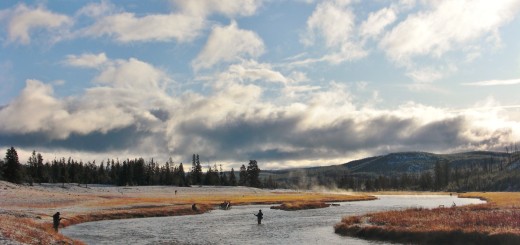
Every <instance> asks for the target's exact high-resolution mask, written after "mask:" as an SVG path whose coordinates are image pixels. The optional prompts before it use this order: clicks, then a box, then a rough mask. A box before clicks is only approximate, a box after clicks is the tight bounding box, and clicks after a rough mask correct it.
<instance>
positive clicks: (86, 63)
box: [64, 53, 108, 68]
mask: <svg viewBox="0 0 520 245" xmlns="http://www.w3.org/2000/svg"><path fill="white" fill-rule="evenodd" d="M107 60H108V59H107V56H106V55H105V53H99V54H91V53H87V54H82V55H80V56H77V55H67V59H66V60H65V62H64V63H65V64H67V65H70V66H77V67H89V68H94V67H99V66H100V65H102V64H104V63H106V62H107Z"/></svg>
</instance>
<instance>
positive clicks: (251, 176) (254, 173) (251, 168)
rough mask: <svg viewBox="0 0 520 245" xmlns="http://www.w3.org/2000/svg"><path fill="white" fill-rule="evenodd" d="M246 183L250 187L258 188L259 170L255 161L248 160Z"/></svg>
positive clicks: (259, 184)
mask: <svg viewBox="0 0 520 245" xmlns="http://www.w3.org/2000/svg"><path fill="white" fill-rule="evenodd" d="M247 183H248V185H249V186H251V187H260V186H261V183H260V168H258V163H257V162H256V160H249V165H248V166H247Z"/></svg>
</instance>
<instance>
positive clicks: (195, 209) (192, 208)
mask: <svg viewBox="0 0 520 245" xmlns="http://www.w3.org/2000/svg"><path fill="white" fill-rule="evenodd" d="M191 210H193V211H197V210H198V209H197V204H195V203H194V204H193V205H191Z"/></svg>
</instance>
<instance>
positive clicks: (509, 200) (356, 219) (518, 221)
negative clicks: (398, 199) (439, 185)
mask: <svg viewBox="0 0 520 245" xmlns="http://www.w3.org/2000/svg"><path fill="white" fill-rule="evenodd" d="M460 196H461V197H467V198H481V199H484V200H486V201H487V202H488V203H487V204H480V205H470V206H466V207H457V206H455V207H444V206H443V207H437V208H433V209H423V208H413V209H407V210H398V211H387V212H377V213H371V214H366V215H359V216H349V217H345V218H343V219H342V221H341V223H339V224H337V225H336V226H335V232H336V233H337V234H341V235H349V236H355V237H360V238H364V239H371V240H380V241H392V242H403V243H419V244H520V207H519V206H518V205H519V204H520V193H464V194H461V195H460Z"/></svg>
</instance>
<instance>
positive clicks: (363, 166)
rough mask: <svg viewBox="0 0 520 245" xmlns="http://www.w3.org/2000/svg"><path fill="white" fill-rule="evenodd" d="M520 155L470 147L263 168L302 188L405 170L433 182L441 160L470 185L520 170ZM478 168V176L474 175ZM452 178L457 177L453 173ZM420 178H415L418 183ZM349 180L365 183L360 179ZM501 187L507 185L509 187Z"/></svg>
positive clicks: (394, 175)
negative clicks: (428, 175)
mask: <svg viewBox="0 0 520 245" xmlns="http://www.w3.org/2000/svg"><path fill="white" fill-rule="evenodd" d="M513 156H516V158H514V159H515V160H512V159H513ZM518 156H519V154H518V153H515V154H511V153H504V152H491V151H471V152H463V153H453V154H435V153H428V152H398V153H390V154H386V155H381V156H374V157H368V158H363V159H359V160H355V161H351V162H348V163H344V164H339V165H332V166H323V167H310V168H294V169H285V170H276V171H262V176H263V177H266V176H271V178H272V179H274V180H275V181H277V182H278V183H281V184H282V185H284V184H285V185H286V186H298V187H301V188H307V187H310V186H313V185H315V184H318V185H326V186H327V185H330V186H333V185H336V186H337V184H338V183H342V181H343V180H344V179H345V178H347V179H356V180H355V181H358V182H359V181H366V180H367V179H376V178H380V177H381V176H382V177H384V178H387V179H392V178H394V179H395V178H399V177H401V176H403V174H407V175H409V176H415V178H416V179H417V181H419V180H418V178H419V176H421V175H424V174H425V173H426V174H430V177H429V178H430V180H428V179H426V180H425V181H430V182H434V179H433V178H434V177H435V174H434V168H435V166H436V164H437V163H441V164H445V165H446V166H448V168H449V169H450V170H449V171H450V174H449V175H453V176H454V174H458V175H457V178H462V177H461V176H462V174H464V180H465V181H466V183H468V184H467V185H470V182H471V183H473V182H472V181H475V182H478V183H480V182H481V181H480V180H478V179H477V180H474V178H475V177H476V178H488V179H492V180H494V181H495V182H496V181H501V180H500V179H503V178H502V177H501V176H506V175H507V176H511V175H514V176H516V175H517V174H516V171H520V160H518V159H519V158H518ZM459 170H460V171H459ZM508 170H515V172H514V173H508ZM457 171H458V172H457ZM456 172H457V173H456ZM477 172H478V176H477V175H476V176H472V175H471V174H472V173H477ZM509 172H511V171H509ZM262 176H261V177H262ZM448 178H449V177H448ZM515 178H516V177H515ZM342 179H343V180H342ZM451 179H454V177H452V178H451ZM417 181H416V182H415V183H416V184H417ZM488 182H489V181H488ZM492 182H493V181H491V182H489V183H487V184H486V185H487V186H489V188H495V187H493V186H494V183H492ZM504 182H507V180H504ZM349 184H350V185H358V186H359V185H362V184H359V183H357V184H356V183H349ZM461 186H462V184H461V183H459V182H457V187H456V188H460V187H461ZM482 186H484V185H482ZM502 186H505V185H502ZM464 188H466V187H464ZM482 188H484V187H482ZM486 188H488V187H486ZM500 188H502V189H503V188H505V189H507V187H500ZM515 188H516V187H515Z"/></svg>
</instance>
